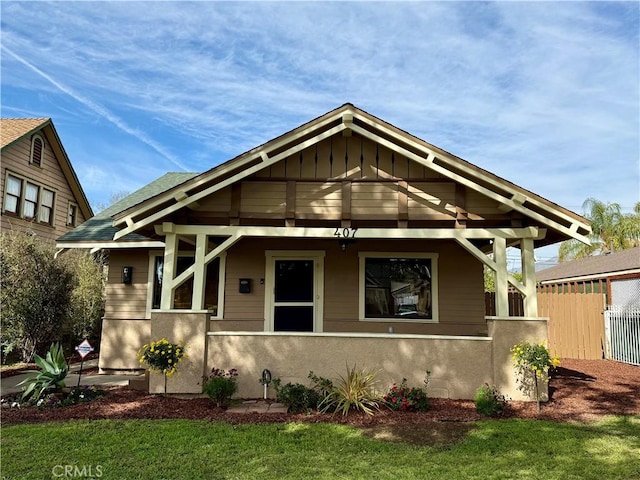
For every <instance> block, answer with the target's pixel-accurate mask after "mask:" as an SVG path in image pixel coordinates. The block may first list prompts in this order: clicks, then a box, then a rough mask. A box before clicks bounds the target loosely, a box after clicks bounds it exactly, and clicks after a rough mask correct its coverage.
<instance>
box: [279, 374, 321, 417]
mask: <svg viewBox="0 0 640 480" xmlns="http://www.w3.org/2000/svg"><path fill="white" fill-rule="evenodd" d="M273 387H274V388H275V391H276V396H277V399H278V401H279V402H281V403H283V404H284V405H286V406H287V407H288V409H289V411H290V412H291V413H300V412H309V411H311V410H316V409H317V408H318V405H319V404H320V402H321V401H322V398H323V397H322V396H321V394H320V393H319V392H318V391H316V390H314V389H313V388H309V387H307V386H305V385H302V384H301V383H287V384H285V385H282V384H281V381H280V379H279V378H276V379H274V380H273Z"/></svg>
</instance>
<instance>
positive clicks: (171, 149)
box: [1, 2, 640, 205]
mask: <svg viewBox="0 0 640 480" xmlns="http://www.w3.org/2000/svg"><path fill="white" fill-rule="evenodd" d="M1 8H2V19H3V20H2V22H3V23H2V31H3V47H4V48H6V49H8V51H10V52H13V53H14V54H15V55H16V56H17V57H19V58H20V59H22V60H23V62H22V63H20V62H16V58H12V57H11V56H10V55H3V59H2V73H3V75H2V82H3V104H5V103H6V104H7V105H8V107H9V108H12V109H16V110H20V111H28V110H29V109H28V108H24V106H21V105H17V104H14V103H13V102H12V100H11V98H10V97H9V95H10V94H9V93H8V92H11V91H12V90H13V89H16V88H27V89H29V90H31V91H33V92H38V93H40V92H42V93H44V94H45V95H46V96H47V97H48V98H49V100H50V102H51V108H52V109H55V108H57V105H59V104H60V103H61V102H60V96H59V93H58V91H56V90H62V91H64V92H66V93H67V94H68V95H71V96H72V97H73V98H75V99H76V100H77V101H78V102H79V103H80V104H81V105H82V106H83V107H85V108H86V109H88V110H90V111H91V112H92V115H93V116H95V115H96V114H97V115H99V116H101V117H103V118H106V119H108V120H109V121H110V122H112V123H113V124H114V125H117V126H118V127H119V128H120V129H121V130H122V131H124V132H128V133H129V134H130V135H131V136H132V137H136V138H138V139H139V141H140V142H142V143H143V144H146V145H147V146H148V147H150V148H151V149H152V150H155V151H156V153H158V154H160V155H162V156H164V157H166V158H168V159H169V160H171V161H172V162H173V163H174V164H175V165H178V166H183V165H184V168H186V169H189V170H204V169H207V168H209V167H211V166H212V165H213V164H215V163H217V162H220V161H222V160H225V159H227V158H230V157H232V156H234V155H236V154H239V153H241V152H244V151H246V150H248V149H250V148H252V147H254V146H256V145H258V144H261V143H263V142H264V141H267V140H269V139H270V138H272V137H274V136H276V135H279V134H281V133H283V132H285V131H287V130H289V129H291V128H294V127H296V126H297V125H299V124H300V123H302V122H304V121H307V120H310V119H311V118H314V117H316V116H318V115H320V114H322V113H324V112H326V111H328V110H330V109H332V108H335V107H336V106H338V105H340V104H342V103H344V102H346V101H350V102H353V103H355V104H356V105H357V106H360V107H362V108H364V109H365V110H368V111H369V112H370V113H372V114H374V115H377V116H379V117H381V118H383V119H385V120H388V121H390V122H391V123H394V124H395V125H397V126H398V127H400V128H403V129H405V130H407V131H409V132H411V133H414V134H416V135H417V136H419V137H421V138H423V139H425V140H427V141H430V142H432V143H434V144H436V145H438V146H440V147H442V148H444V149H445V150H448V151H450V152H452V153H454V154H457V155H460V156H462V157H464V158H466V159H467V160H469V161H471V162H472V163H476V164H478V165H479V166H481V167H483V168H486V169H488V170H490V171H493V172H495V173H496V174H498V175H501V176H504V177H505V178H507V179H509V180H512V181H514V182H516V183H519V184H522V185H523V186H524V187H526V188H529V189H531V190H533V191H535V192H536V193H540V194H542V195H543V196H547V197H548V198H550V199H551V200H554V201H557V202H559V203H563V202H567V203H568V204H571V205H580V204H581V203H582V200H584V198H586V197H587V196H596V197H598V198H602V199H603V200H606V201H619V202H620V203H622V204H624V205H631V204H632V203H633V202H634V201H635V200H634V199H637V198H638V191H637V190H638V188H637V185H638V182H640V179H639V177H638V173H639V172H638V168H637V167H635V168H634V165H633V164H634V163H635V164H637V162H638V158H639V156H640V153H639V151H638V148H639V147H638V130H639V128H640V126H639V116H640V115H639V110H638V108H639V107H638V106H639V104H640V100H639V98H638V84H639V83H640V80H639V78H638V71H639V65H638V61H639V53H638V51H639V49H638V9H637V6H635V5H633V4H625V3H606V4H599V3H597V2H592V3H588V2H585V3H581V2H564V3H562V2H557V3H548V2H541V3H536V2H533V3H515V2H501V3H480V2H478V3H473V2H463V3H456V2H417V3H399V4H398V3H395V4H393V3H332V2H327V3H275V4H268V3H249V2H238V3H213V2H211V3H210V2H196V3H187V2H180V3H171V2H152V3H149V2H145V3H136V2H126V3H119V2H101V3H89V2H81V3H75V2H74V3H67V2H53V3H47V4H39V8H38V9H33V8H31V7H30V6H29V5H28V4H23V3H13V2H3V4H2V6H1ZM25 66H26V68H25ZM34 72H36V73H37V72H39V73H37V74H36V75H33V73H34ZM38 77H39V78H38ZM47 78H48V81H43V80H44V79H47ZM27 79H28V80H27ZM52 85H57V88H52ZM68 107H69V105H68V104H67V108H68ZM31 108H32V109H35V108H36V107H35V106H32V107H31ZM37 108H38V111H41V109H42V105H38V106H37ZM54 113H55V112H54ZM83 115H84V116H85V117H88V116H89V115H88V113H83ZM54 121H56V118H55V116H54ZM56 125H57V122H56ZM108 132H109V129H106V130H105V128H104V126H103V125H102V124H100V125H99V126H96V128H95V131H93V132H91V133H90V135H103V134H108ZM114 147H117V146H114ZM121 155H122V156H123V157H127V155H129V152H127V151H126V150H124V149H122V151H121ZM140 158H141V157H140ZM72 159H73V158H72ZM74 161H75V160H74ZM165 168H167V167H166V166H165ZM142 178H144V179H145V180H146V181H149V180H151V179H150V178H147V177H144V176H143V177H142ZM603 179H606V181H603Z"/></svg>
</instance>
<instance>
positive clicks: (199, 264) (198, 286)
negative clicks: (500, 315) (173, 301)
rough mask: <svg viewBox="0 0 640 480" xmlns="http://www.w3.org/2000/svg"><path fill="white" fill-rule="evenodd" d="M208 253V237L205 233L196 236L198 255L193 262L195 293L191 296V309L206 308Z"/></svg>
mask: <svg viewBox="0 0 640 480" xmlns="http://www.w3.org/2000/svg"><path fill="white" fill-rule="evenodd" d="M206 253H207V236H206V235H205V234H204V233H199V234H198V235H196V255H195V258H194V262H193V267H194V270H193V292H192V294H191V309H193V310H202V309H203V308H204V289H205V278H206V272H207V266H206V264H205V263H204V257H205V254H206Z"/></svg>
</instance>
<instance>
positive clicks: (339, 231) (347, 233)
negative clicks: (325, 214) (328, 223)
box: [333, 228, 358, 238]
mask: <svg viewBox="0 0 640 480" xmlns="http://www.w3.org/2000/svg"><path fill="white" fill-rule="evenodd" d="M357 231H358V229H357V228H336V231H335V232H333V236H334V237H344V238H355V236H356V232H357Z"/></svg>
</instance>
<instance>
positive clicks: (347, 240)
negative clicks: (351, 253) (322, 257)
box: [338, 238, 355, 252]
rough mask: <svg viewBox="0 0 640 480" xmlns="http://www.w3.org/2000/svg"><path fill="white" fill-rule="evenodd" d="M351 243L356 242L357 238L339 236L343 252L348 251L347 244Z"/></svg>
mask: <svg viewBox="0 0 640 480" xmlns="http://www.w3.org/2000/svg"><path fill="white" fill-rule="evenodd" d="M351 243H355V240H352V239H350V238H339V239H338V244H339V245H340V250H341V251H342V252H346V251H347V245H349V244H351Z"/></svg>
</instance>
